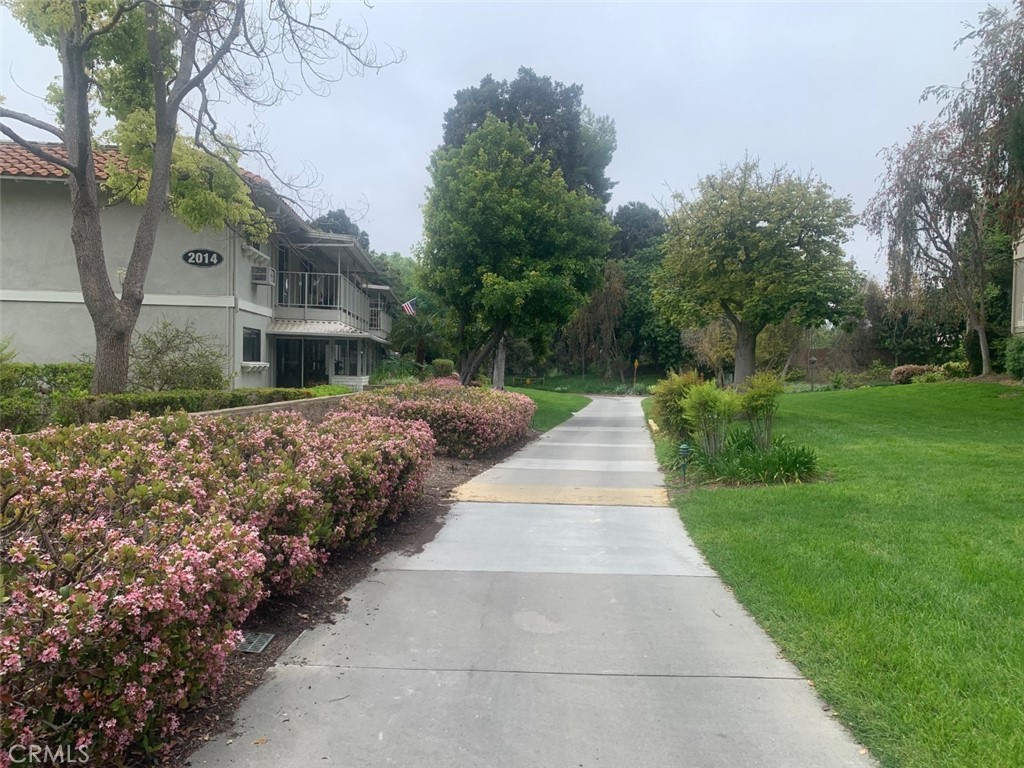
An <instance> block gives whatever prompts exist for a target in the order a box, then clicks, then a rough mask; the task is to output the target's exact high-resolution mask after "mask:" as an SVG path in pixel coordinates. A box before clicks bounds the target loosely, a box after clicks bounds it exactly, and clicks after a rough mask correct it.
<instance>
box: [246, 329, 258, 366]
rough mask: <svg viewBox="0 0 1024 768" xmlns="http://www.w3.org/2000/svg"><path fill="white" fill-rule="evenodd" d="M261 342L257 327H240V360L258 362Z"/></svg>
mask: <svg viewBox="0 0 1024 768" xmlns="http://www.w3.org/2000/svg"><path fill="white" fill-rule="evenodd" d="M262 346H263V344H262V343H261V339H260V329H259V328H243V329H242V362H243V363H258V362H259V361H260V357H261V355H260V351H261V347H262Z"/></svg>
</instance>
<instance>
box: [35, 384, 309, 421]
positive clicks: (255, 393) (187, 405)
mask: <svg viewBox="0 0 1024 768" xmlns="http://www.w3.org/2000/svg"><path fill="white" fill-rule="evenodd" d="M313 396H314V395H313V393H312V392H311V391H309V390H308V389H290V388H283V387H282V388H274V387H253V388H250V389H230V390H229V389H178V390H167V391H162V392H128V393H125V394H120V395H82V396H77V397H74V396H71V397H61V398H58V399H57V400H56V402H55V403H54V406H53V409H52V414H51V418H52V420H53V422H54V423H56V424H63V425H69V424H91V423H93V422H98V421H107V420H108V419H126V418H128V417H130V416H131V415H132V414H134V413H145V414H148V415H150V416H162V415H163V414H165V413H168V412H174V411H186V412H188V413H195V412H196V411H216V410H220V409H221V408H238V407H240V406H243V405H263V404H264V403H281V402H286V401H290V400H302V399H305V398H309V397H313Z"/></svg>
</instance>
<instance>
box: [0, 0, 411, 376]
mask: <svg viewBox="0 0 1024 768" xmlns="http://www.w3.org/2000/svg"><path fill="white" fill-rule="evenodd" d="M5 4H6V5H7V6H8V7H9V8H10V10H11V12H12V13H13V15H14V17H15V18H16V19H18V21H20V22H21V23H22V24H23V25H24V26H25V28H26V29H28V30H29V32H31V33H32V34H33V35H34V36H35V38H36V39H37V40H38V41H39V42H40V43H41V44H43V45H46V46H49V47H51V48H53V49H54V50H55V51H56V52H57V56H58V58H59V60H60V65H61V76H60V79H59V84H58V85H57V86H55V87H54V88H52V89H51V93H50V96H51V101H52V104H53V106H54V108H55V109H54V111H55V112H56V117H55V119H44V118H43V117H40V116H38V115H29V114H24V113H21V112H18V111H15V110H12V109H7V108H4V107H0V132H2V133H3V134H4V135H5V136H7V137H8V138H9V139H11V140H13V141H15V142H17V143H18V144H20V145H21V146H23V147H25V148H26V149H28V150H29V151H30V152H32V153H33V154H35V155H36V156H37V157H39V158H40V159H42V160H44V161H46V162H48V163H52V164H53V165H56V166H58V167H60V168H62V169H63V170H64V171H65V173H66V176H67V179H68V190H69V192H70V195H71V241H72V244H73V248H74V253H75V262H76V264H77V267H78V274H79V278H80V282H81V286H82V295H83V297H84V300H85V305H86V307H87V309H88V311H89V314H90V316H91V318H92V322H93V325H94V327H95V333H96V355H95V360H96V369H95V371H96V372H95V375H94V378H93V382H92V390H93V392H120V391H123V390H124V389H125V388H126V386H127V382H128V350H129V345H130V342H131V338H132V332H133V330H134V328H135V324H136V322H137V320H138V317H139V311H140V309H141V307H142V301H143V296H144V286H145V282H146V275H147V272H148V270H149V265H150V261H151V259H152V256H153V247H154V244H155V242H156V235H157V228H158V226H159V224H160V220H161V218H162V217H163V215H164V213H165V212H166V211H168V210H170V211H171V212H173V213H174V215H175V216H177V217H178V218H180V219H181V220H182V221H184V222H185V223H186V224H187V225H189V226H190V227H192V228H194V229H197V230H198V229H202V228H204V227H223V226H230V227H234V228H236V229H238V230H240V231H242V232H243V234H246V235H248V236H252V237H255V238H260V237H262V236H265V235H266V233H267V232H268V231H269V224H268V222H267V220H266V218H265V217H264V216H263V214H262V212H261V211H260V210H259V209H258V208H257V207H256V205H254V204H253V202H252V198H251V196H250V194H249V189H248V186H247V184H248V183H249V181H250V180H251V178H252V177H249V176H245V175H243V174H242V173H241V172H240V171H239V169H238V165H237V163H238V161H239V160H240V159H241V157H242V155H243V154H244V153H246V152H250V151H252V152H258V151H259V146H258V144H253V145H252V146H243V144H242V143H241V142H239V141H236V140H233V139H232V138H231V137H228V136H225V135H223V134H222V133H220V132H219V130H218V122H217V119H216V116H215V115H216V107H217V105H218V104H219V103H221V102H228V101H245V102H249V103H252V104H254V105H258V106H260V107H269V106H273V105H275V104H277V103H279V102H280V101H281V100H282V99H283V98H285V97H286V96H294V95H295V94H296V93H298V92H299V91H300V90H301V86H305V87H306V88H308V89H310V90H312V91H313V92H316V93H320V94H326V93H327V92H329V88H330V84H331V83H332V82H334V81H336V80H338V79H339V78H340V77H341V76H342V75H343V74H345V73H346V72H361V71H363V70H364V69H366V68H379V67H381V66H383V65H384V64H386V63H390V62H391V61H394V60H395V59H396V58H398V57H392V58H390V59H389V60H388V61H387V62H381V61H380V60H379V59H378V56H377V53H376V50H375V48H374V47H373V46H372V45H370V44H368V43H367V42H366V40H365V39H364V38H363V36H362V35H361V34H360V33H359V32H358V31H357V30H355V29H354V28H352V27H348V26H345V25H342V24H340V23H339V24H331V23H329V22H328V20H327V14H328V8H327V7H326V6H325V7H324V8H323V9H320V10H317V9H315V8H313V7H311V6H309V5H304V4H300V3H293V2H289V1H288V0H262V1H261V2H259V3H257V2H253V1H252V0H160V1H158V0H51V1H50V2H46V3H41V2H38V0H5ZM339 57H340V59H341V61H340V64H339V63H336V62H334V61H333V60H334V59H337V58H339ZM296 75H297V77H296ZM97 111H102V112H105V113H106V114H107V115H109V116H110V117H111V118H113V119H114V121H115V122H116V127H115V128H114V130H113V131H112V133H111V134H110V135H109V136H103V137H97V136H96V135H95V128H94V123H93V116H94V112H97ZM179 121H183V123H184V125H185V126H186V128H187V130H184V131H182V132H181V133H179ZM26 128H28V129H33V130H34V131H37V132H43V133H46V134H48V135H49V136H50V137H51V140H52V139H56V140H57V141H59V142H60V143H61V144H63V148H62V149H56V148H54V147H53V146H52V145H49V144H44V143H41V142H38V141H34V140H31V139H29V138H26V136H25V135H23V134H24V131H25V129H26ZM98 138H101V139H106V140H108V141H112V142H115V143H117V144H118V145H119V150H120V156H119V160H118V161H117V162H114V163H109V164H107V165H106V166H105V168H101V167H100V164H101V159H100V158H101V155H100V154H99V153H97V151H96V149H97V139H98ZM264 154H265V153H264ZM98 170H106V171H107V172H108V173H110V174H111V178H110V181H109V182H108V185H107V188H106V189H102V190H101V188H100V184H99V182H98V180H97V176H96V174H97V171H98ZM110 200H113V201H120V200H128V201H130V202H132V203H134V204H136V205H138V206H139V208H140V211H139V224H138V228H137V230H136V233H135V238H134V242H133V245H132V247H131V253H130V255H128V258H127V259H126V260H127V262H128V266H127V269H126V272H125V276H124V282H123V284H122V286H121V290H120V294H118V293H117V292H115V290H114V287H113V286H112V285H111V282H110V278H109V276H108V275H109V272H108V269H107V259H106V254H105V253H104V247H103V238H102V221H101V211H102V209H103V207H104V205H105V204H106V203H107V202H108V201H110ZM119 260H121V259H120V258H119Z"/></svg>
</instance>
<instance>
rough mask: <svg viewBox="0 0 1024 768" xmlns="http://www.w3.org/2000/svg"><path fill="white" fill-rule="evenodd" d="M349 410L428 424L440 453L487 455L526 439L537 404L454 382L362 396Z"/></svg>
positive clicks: (351, 400) (440, 381) (354, 397)
mask: <svg viewBox="0 0 1024 768" xmlns="http://www.w3.org/2000/svg"><path fill="white" fill-rule="evenodd" d="M341 407H342V408H344V409H345V410H346V411H349V412H353V413H361V414H367V415H380V416H383V415H389V416H394V417H395V418H398V419H419V420H422V421H425V422H427V424H429V425H430V429H431V431H432V432H433V434H434V439H435V440H436V441H437V447H438V450H439V452H441V453H447V454H450V455H453V456H458V457H460V458H472V457H474V456H482V455H484V454H486V453H487V452H489V451H492V450H495V449H497V448H501V447H502V446H505V445H508V444H509V443H513V442H515V441H516V440H519V439H520V438H522V437H523V436H524V435H525V434H526V433H527V432H528V431H529V429H530V422H531V421H532V419H533V414H534V411H535V410H536V405H535V404H534V402H533V401H532V400H530V398H528V397H526V396H524V395H520V394H516V393H513V392H501V391H498V390H492V389H481V388H470V387H462V386H459V385H458V383H457V381H454V380H452V379H434V380H432V381H428V382H425V383H423V384H403V385H399V386H395V387H388V388H387V389H382V390H374V391H371V392H361V393H359V394H357V395H351V396H349V397H346V398H345V399H344V401H343V402H342V403H341Z"/></svg>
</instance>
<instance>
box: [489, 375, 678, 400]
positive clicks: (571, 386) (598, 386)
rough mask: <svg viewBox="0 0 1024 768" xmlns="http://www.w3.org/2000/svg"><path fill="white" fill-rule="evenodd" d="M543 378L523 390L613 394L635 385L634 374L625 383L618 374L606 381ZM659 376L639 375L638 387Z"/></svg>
mask: <svg viewBox="0 0 1024 768" xmlns="http://www.w3.org/2000/svg"><path fill="white" fill-rule="evenodd" d="M542 378H543V380H541V379H532V380H531V382H530V384H529V385H525V384H524V385H523V389H522V390H521V391H523V392H525V391H526V390H527V389H529V390H531V391H535V390H543V391H547V392H580V393H583V394H587V395H612V394H616V393H617V392H618V391H620V390H621V389H622V388H623V387H631V386H633V377H632V375H630V376H627V377H626V383H625V384H623V383H622V381H621V380H620V379H619V377H618V375H616V376H613V377H612V378H611V379H608V380H607V381H605V380H604V379H602V378H601V377H600V376H544V377H542ZM658 379H659V376H658V375H657V374H644V375H642V376H637V379H636V384H637V386H638V387H641V386H643V387H649V386H651V385H652V384H655V383H657V381H658ZM506 383H508V384H511V383H512V377H511V376H509V377H507V382H506Z"/></svg>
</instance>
